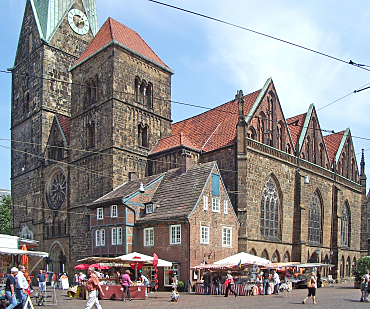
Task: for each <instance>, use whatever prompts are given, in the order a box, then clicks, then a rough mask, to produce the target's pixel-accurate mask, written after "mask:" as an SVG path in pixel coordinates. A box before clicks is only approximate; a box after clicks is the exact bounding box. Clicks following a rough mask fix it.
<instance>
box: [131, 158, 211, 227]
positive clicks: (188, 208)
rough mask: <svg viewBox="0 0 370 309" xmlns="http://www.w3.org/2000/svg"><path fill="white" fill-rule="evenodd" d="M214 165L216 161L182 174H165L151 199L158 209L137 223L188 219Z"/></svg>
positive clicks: (171, 171)
mask: <svg viewBox="0 0 370 309" xmlns="http://www.w3.org/2000/svg"><path fill="white" fill-rule="evenodd" d="M215 165H216V161H213V162H208V163H204V164H198V165H196V166H194V167H192V168H189V169H188V170H187V172H186V173H184V174H182V173H181V168H177V169H172V170H169V171H168V172H166V173H165V176H164V178H163V180H162V181H161V184H160V186H159V188H158V189H157V191H156V192H155V193H154V196H153V198H152V202H153V203H154V204H155V205H156V206H158V205H159V207H156V208H155V210H154V212H153V213H151V214H146V215H145V216H144V217H142V218H140V219H138V220H137V223H138V224H140V223H149V222H158V221H168V220H175V219H176V220H179V219H180V220H181V219H184V220H185V219H186V218H188V217H189V216H190V214H191V212H192V211H193V209H194V206H195V205H196V203H197V201H198V199H199V197H200V195H201V193H202V191H203V188H204V186H205V185H206V182H207V180H208V177H209V176H210V174H211V172H212V170H213V168H214V166H215Z"/></svg>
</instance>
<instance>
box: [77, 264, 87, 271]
mask: <svg viewBox="0 0 370 309" xmlns="http://www.w3.org/2000/svg"><path fill="white" fill-rule="evenodd" d="M89 267H90V265H89V264H78V265H76V266H75V269H79V270H84V269H88V268H89Z"/></svg>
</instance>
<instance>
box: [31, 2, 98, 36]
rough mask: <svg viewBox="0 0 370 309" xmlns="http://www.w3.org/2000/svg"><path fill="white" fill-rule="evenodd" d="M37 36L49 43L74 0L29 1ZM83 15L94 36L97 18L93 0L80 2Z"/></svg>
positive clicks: (96, 29)
mask: <svg viewBox="0 0 370 309" xmlns="http://www.w3.org/2000/svg"><path fill="white" fill-rule="evenodd" d="M30 3H31V6H32V10H33V13H34V16H35V21H36V24H37V28H38V30H39V35H40V38H41V39H42V40H44V41H45V42H47V43H48V42H50V40H51V39H52V38H53V36H54V34H55V32H56V31H57V29H58V28H59V26H60V24H61V23H62V21H63V20H64V19H65V18H66V16H67V14H68V11H69V10H70V9H71V7H72V6H73V4H74V3H75V0H54V1H45V0H30ZM82 7H83V8H84V11H85V12H84V13H85V14H86V15H87V18H88V20H89V24H90V28H91V30H92V32H93V34H94V35H95V34H96V33H97V31H98V27H99V25H98V17H97V11H96V3H95V0H82Z"/></svg>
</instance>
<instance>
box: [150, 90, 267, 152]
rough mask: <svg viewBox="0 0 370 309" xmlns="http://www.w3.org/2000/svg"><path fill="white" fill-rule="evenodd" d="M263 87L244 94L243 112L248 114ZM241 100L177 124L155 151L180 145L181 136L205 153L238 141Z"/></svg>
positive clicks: (190, 145) (189, 144)
mask: <svg viewBox="0 0 370 309" xmlns="http://www.w3.org/2000/svg"><path fill="white" fill-rule="evenodd" d="M260 91H261V90H257V91H255V92H252V93H250V94H248V95H246V96H245V97H244V113H245V114H248V112H249V110H250V109H251V108H252V106H253V103H254V102H255V100H256V99H257V97H258V94H259V93H260ZM238 112H239V108H238V102H237V101H236V100H233V101H230V102H228V103H225V104H223V105H220V106H218V107H216V108H214V109H211V110H209V111H207V112H205V113H202V114H200V115H197V116H194V117H191V118H189V119H186V120H183V121H180V122H177V123H174V124H173V125H172V136H170V137H169V138H167V139H164V140H160V141H159V143H158V144H157V146H156V148H155V149H154V150H153V152H152V153H156V152H159V151H163V150H166V149H170V148H173V147H176V146H180V145H181V144H180V138H175V137H174V136H178V135H179V134H180V133H182V140H183V141H187V143H188V145H186V144H185V143H184V145H186V146H189V147H191V148H194V149H197V150H201V151H203V152H208V151H212V150H215V149H219V148H222V147H226V146H229V145H232V144H233V143H235V139H236V125H237V123H238Z"/></svg>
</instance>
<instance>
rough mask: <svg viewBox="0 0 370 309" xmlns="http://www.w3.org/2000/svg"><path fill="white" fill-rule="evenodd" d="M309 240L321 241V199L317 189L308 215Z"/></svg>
mask: <svg viewBox="0 0 370 309" xmlns="http://www.w3.org/2000/svg"><path fill="white" fill-rule="evenodd" d="M308 241H309V242H314V243H321V201H320V198H319V195H318V193H317V191H315V192H314V194H313V196H312V198H311V201H310V208H309V215H308Z"/></svg>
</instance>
